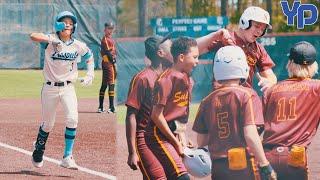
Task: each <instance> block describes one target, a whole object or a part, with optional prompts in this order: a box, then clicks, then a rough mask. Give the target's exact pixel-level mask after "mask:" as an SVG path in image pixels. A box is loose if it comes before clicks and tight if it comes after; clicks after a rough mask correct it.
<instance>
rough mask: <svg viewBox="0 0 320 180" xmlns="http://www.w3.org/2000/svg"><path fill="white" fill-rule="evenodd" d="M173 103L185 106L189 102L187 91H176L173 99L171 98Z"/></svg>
mask: <svg viewBox="0 0 320 180" xmlns="http://www.w3.org/2000/svg"><path fill="white" fill-rule="evenodd" d="M173 102H174V103H176V104H177V105H178V106H180V107H184V106H187V105H188V103H189V92H188V91H187V92H185V93H183V92H181V91H178V92H176V93H175V94H174V100H173Z"/></svg>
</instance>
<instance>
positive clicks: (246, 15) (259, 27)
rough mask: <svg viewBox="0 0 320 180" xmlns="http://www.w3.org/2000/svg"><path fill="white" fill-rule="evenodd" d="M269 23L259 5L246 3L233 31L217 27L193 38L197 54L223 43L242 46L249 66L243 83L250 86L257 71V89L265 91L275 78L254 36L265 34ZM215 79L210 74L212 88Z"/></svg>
mask: <svg viewBox="0 0 320 180" xmlns="http://www.w3.org/2000/svg"><path fill="white" fill-rule="evenodd" d="M269 28H272V26H271V25H270V15H269V13H268V12H267V11H265V10H264V9H262V8H260V7H255V6H251V7H248V8H247V9H246V10H245V11H244V12H243V14H242V15H241V17H240V20H239V29H238V30H237V31H235V32H233V31H229V30H226V29H221V30H219V31H217V32H213V33H210V34H208V35H206V36H203V37H200V38H198V39H197V42H198V46H199V52H200V54H203V53H206V52H208V51H211V50H218V49H219V48H220V47H222V46H225V45H237V46H239V47H241V48H242V50H243V51H244V52H245V54H246V56H247V63H248V65H249V67H250V69H249V77H248V79H247V81H246V83H245V84H244V86H246V87H252V81H253V77H254V74H255V72H256V71H258V72H259V73H260V74H261V78H260V79H259V82H258V85H259V86H260V87H261V91H265V90H266V89H268V88H269V87H271V86H272V85H274V84H275V83H276V82H277V77H276V76H275V74H274V73H273V71H272V67H273V66H274V63H273V61H272V59H271V58H270V56H269V55H268V54H267V51H266V50H265V49H264V47H263V46H262V45H261V44H259V43H258V42H257V41H256V40H257V38H259V37H262V36H264V35H265V34H266V31H267V29H269ZM218 86H219V83H217V81H215V78H214V77H213V88H214V89H215V88H217V87H218Z"/></svg>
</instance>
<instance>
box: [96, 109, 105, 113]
mask: <svg viewBox="0 0 320 180" xmlns="http://www.w3.org/2000/svg"><path fill="white" fill-rule="evenodd" d="M103 112H105V110H104V109H103V108H98V111H97V113H103Z"/></svg>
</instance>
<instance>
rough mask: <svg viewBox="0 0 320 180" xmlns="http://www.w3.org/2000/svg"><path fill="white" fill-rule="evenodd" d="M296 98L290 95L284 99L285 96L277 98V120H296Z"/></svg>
mask: <svg viewBox="0 0 320 180" xmlns="http://www.w3.org/2000/svg"><path fill="white" fill-rule="evenodd" d="M296 104H297V98H296V97H291V98H289V99H286V98H285V97H283V98H281V99H279V100H278V106H277V121H295V120H297V114H296Z"/></svg>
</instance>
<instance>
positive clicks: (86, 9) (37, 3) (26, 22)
mask: <svg viewBox="0 0 320 180" xmlns="http://www.w3.org/2000/svg"><path fill="white" fill-rule="evenodd" d="M65 10H68V11H71V12H72V13H74V14H75V16H76V17H77V18H78V27H77V30H76V32H75V38H77V39H79V40H81V41H84V42H86V43H87V45H88V46H89V47H90V49H91V50H92V51H93V54H94V57H95V60H96V64H97V65H99V64H100V63H98V60H99V48H100V38H101V37H102V36H103V29H104V23H105V22H106V21H107V20H113V21H115V19H116V5H115V1H112V0H109V1H108V0H91V1H85V0H72V1H71V0H25V1H23V0H0V41H1V43H0V68H41V67H42V65H43V63H42V62H41V59H43V58H40V57H41V49H40V45H39V44H37V43H33V42H32V41H31V40H30V38H29V34H30V33H31V32H44V33H50V32H53V31H54V28H53V23H54V18H55V16H56V15H57V14H58V13H59V12H61V11H65ZM80 67H84V64H83V63H82V64H81V65H80Z"/></svg>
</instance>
